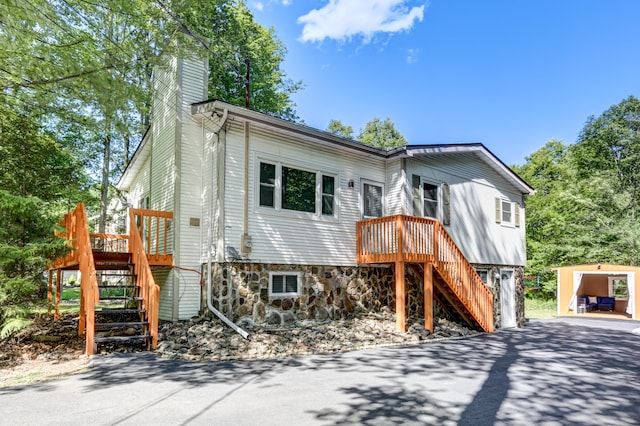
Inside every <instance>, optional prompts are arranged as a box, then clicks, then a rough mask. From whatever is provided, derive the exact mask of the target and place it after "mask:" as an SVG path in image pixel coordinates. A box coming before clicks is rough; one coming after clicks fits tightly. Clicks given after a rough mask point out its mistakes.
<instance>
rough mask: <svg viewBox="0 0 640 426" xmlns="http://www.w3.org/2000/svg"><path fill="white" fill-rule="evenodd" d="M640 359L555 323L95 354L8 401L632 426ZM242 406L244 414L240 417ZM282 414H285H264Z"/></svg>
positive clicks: (610, 332)
mask: <svg viewBox="0 0 640 426" xmlns="http://www.w3.org/2000/svg"><path fill="white" fill-rule="evenodd" d="M584 321H587V320H584ZM639 325H640V323H638V322H636V324H635V326H636V327H637V326H639ZM639 354H640V336H637V335H634V334H631V333H630V332H629V331H628V330H626V329H620V330H615V329H611V328H609V329H607V328H602V327H591V326H589V322H588V321H587V322H585V323H575V322H572V321H570V320H567V321H564V320H563V319H556V320H552V321H546V320H542V321H535V322H531V323H529V324H528V325H527V327H526V328H525V329H514V330H500V331H498V332H496V333H493V334H482V335H479V336H477V337H473V338H469V339H464V340H448V341H441V342H435V343H428V344H424V345H418V346H411V347H404V348H386V349H376V350H367V351H361V352H351V353H344V354H334V355H325V356H313V357H307V358H293V359H285V360H273V361H254V362H224V363H220V362H218V363H206V362H184V361H171V360H164V359H159V358H158V357H157V356H155V355H153V354H137V355H120V356H118V355H115V356H108V357H98V358H95V359H94V360H93V361H92V364H93V365H92V368H91V370H90V371H89V372H87V373H84V374H82V375H80V376H76V377H74V378H71V379H67V380H65V381H58V382H51V383H44V384H38V385H34V386H28V387H16V388H5V389H2V390H0V396H2V397H3V399H5V401H8V404H19V403H20V397H21V396H22V397H24V398H33V397H38V394H40V397H42V396H43V395H42V393H46V392H59V391H64V389H66V388H65V386H72V385H73V386H77V387H78V388H79V389H71V390H68V391H67V392H68V393H69V395H68V397H72V396H73V395H78V394H85V393H86V394H88V395H89V397H90V396H91V394H92V393H97V394H99V395H102V393H101V392H105V391H111V392H116V393H117V392H122V390H123V389H128V388H134V387H135V386H137V385H138V384H144V386H148V387H149V388H150V389H152V390H153V389H155V388H156V387H157V388H158V389H160V388H162V389H165V393H161V392H160V391H158V394H157V395H156V394H153V395H151V394H150V395H148V398H147V399H146V400H145V401H146V402H145V404H146V405H145V406H144V408H145V409H148V408H150V407H153V406H155V407H159V406H162V407H164V409H165V410H173V412H174V413H175V412H177V411H179V410H178V409H177V408H180V407H179V404H183V405H184V402H183V401H180V400H179V398H177V397H176V394H177V393H180V395H189V398H190V400H189V403H192V404H193V406H194V407H195V408H190V409H188V410H187V409H184V411H185V414H183V417H182V418H181V421H178V422H175V421H174V422H173V423H174V424H207V423H209V422H211V421H214V420H219V419H224V420H227V421H228V419H237V420H238V421H237V423H235V422H234V423H235V424H255V422H256V421H258V420H259V421H260V423H261V424H277V423H283V422H285V423H291V424H364V425H379V424H460V425H492V424H508V425H513V424H537V423H554V424H625V425H634V424H640V423H639V422H640V408H639V407H640V392H639V389H640V356H639ZM156 385H157V386H156ZM172 385H173V386H172ZM150 392H152V391H150ZM172 392H173V393H172ZM189 392H191V393H189ZM22 393H24V395H21V394H22ZM112 394H113V393H112ZM192 395H196V396H192ZM96 396H97V395H96ZM283 396H286V398H283ZM8 397H14V400H10V399H7V398H8ZM185 398H186V396H185ZM196 398H202V401H196V400H195V399H196ZM94 399H98V398H94ZM192 399H193V401H192ZM171 404H174V406H177V408H176V407H174V406H172V405H171ZM236 406H237V407H242V408H241V409H242V416H241V417H233V416H234V414H235V413H234V412H233V410H234V409H236V408H234V407H236ZM37 407H41V408H39V409H42V410H45V409H46V406H43V405H42V404H40V403H38V404H36V405H35V406H34V408H33V409H38V408H37ZM274 407H278V410H277V412H278V413H279V415H278V416H277V417H269V416H265V415H264V414H265V413H272V412H274ZM0 411H2V410H0ZM121 415H122V417H118V418H112V419H111V421H110V423H109V424H117V423H119V422H120V421H133V420H135V418H136V416H137V415H141V414H140V413H139V412H137V411H135V410H133V409H131V410H130V411H129V412H126V411H125V413H124V414H122V413H121ZM174 420H175V419H174ZM241 420H244V421H241ZM105 421H107V420H106V419H105Z"/></svg>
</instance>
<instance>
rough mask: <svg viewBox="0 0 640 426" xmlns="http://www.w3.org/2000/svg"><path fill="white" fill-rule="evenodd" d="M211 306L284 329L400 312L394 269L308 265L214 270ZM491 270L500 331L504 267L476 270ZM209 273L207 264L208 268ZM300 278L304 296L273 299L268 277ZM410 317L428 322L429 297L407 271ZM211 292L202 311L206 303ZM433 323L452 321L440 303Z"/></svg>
mask: <svg viewBox="0 0 640 426" xmlns="http://www.w3.org/2000/svg"><path fill="white" fill-rule="evenodd" d="M212 266H213V267H212V274H211V275H212V293H213V297H212V303H213V305H214V306H215V307H216V308H217V309H218V310H220V311H221V312H222V313H223V314H224V315H226V316H227V317H228V318H229V319H231V320H233V321H238V320H239V319H240V318H251V319H252V321H253V322H255V323H258V324H260V323H267V324H270V325H284V324H290V323H293V322H295V321H301V320H320V321H324V320H338V319H346V318H350V317H352V316H353V315H355V314H358V313H365V312H366V313H369V312H373V313H376V312H380V311H381V310H382V309H383V308H384V309H385V310H387V309H388V310H391V311H395V279H394V273H393V268H392V267H389V268H380V267H340V266H307V265H280V264H257V263H241V262H229V263H219V264H214V265H212ZM476 266H477V267H478V268H482V269H487V270H488V271H489V274H488V277H489V287H490V288H491V291H492V293H493V296H494V323H495V327H496V328H499V327H500V324H501V316H500V307H501V305H500V280H499V279H497V278H496V276H499V273H500V269H501V267H500V266H495V265H476ZM203 269H204V270H203V272H204V273H205V274H206V265H204V266H203ZM512 269H514V270H515V274H514V275H515V281H516V315H517V324H518V326H519V327H522V326H524V287H523V276H524V270H523V268H512ZM272 271H273V272H299V273H301V280H300V285H301V294H300V295H299V296H298V297H295V298H281V297H271V298H270V297H269V272H272ZM405 285H406V301H405V302H406V306H407V318H423V317H424V303H423V299H424V293H423V286H422V281H421V278H420V277H418V276H416V275H414V273H413V272H412V271H411V270H410V269H407V274H406V283H405ZM206 297H207V295H206V288H203V291H202V298H203V299H202V300H203V303H202V306H205V307H206V306H207V304H206ZM433 309H434V312H433V316H434V318H446V319H448V320H452V319H454V318H452V316H451V315H449V313H448V311H447V310H446V309H445V308H444V307H443V306H440V305H439V304H438V303H437V301H434V304H433Z"/></svg>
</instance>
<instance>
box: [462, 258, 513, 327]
mask: <svg viewBox="0 0 640 426" xmlns="http://www.w3.org/2000/svg"><path fill="white" fill-rule="evenodd" d="M473 266H474V267H475V268H476V269H485V270H487V271H488V274H487V279H488V281H489V282H488V284H487V285H488V286H489V288H490V289H491V293H492V294H493V324H494V328H496V329H498V328H500V327H501V326H502V304H501V300H500V298H501V293H500V278H499V277H500V270H501V269H513V271H514V272H513V279H514V281H515V286H516V289H515V296H516V324H517V326H518V327H524V324H525V312H524V268H523V267H521V266H516V267H513V266H506V265H503V266H500V265H473Z"/></svg>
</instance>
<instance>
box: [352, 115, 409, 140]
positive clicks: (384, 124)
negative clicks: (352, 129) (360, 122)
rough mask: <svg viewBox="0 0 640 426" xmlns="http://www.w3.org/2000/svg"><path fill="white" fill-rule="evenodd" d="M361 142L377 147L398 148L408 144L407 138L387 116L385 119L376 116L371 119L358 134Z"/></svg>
mask: <svg viewBox="0 0 640 426" xmlns="http://www.w3.org/2000/svg"><path fill="white" fill-rule="evenodd" d="M358 139H359V140H360V142H362V143H364V144H366V145H371V146H374V147H376V148H397V147H400V146H405V145H407V140H406V139H405V138H404V136H402V134H400V132H399V131H398V130H396V128H395V126H394V124H393V122H392V121H391V120H390V119H389V118H388V117H387V118H386V119H385V120H384V121H381V120H380V119H379V118H374V119H373V120H371V121H369V122H368V123H367V124H366V126H365V128H364V129H362V130H360V134H359V135H358Z"/></svg>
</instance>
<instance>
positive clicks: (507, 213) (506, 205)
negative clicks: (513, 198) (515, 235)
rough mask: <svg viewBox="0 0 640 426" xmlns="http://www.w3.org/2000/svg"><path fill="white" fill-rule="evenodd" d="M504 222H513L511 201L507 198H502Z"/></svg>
mask: <svg viewBox="0 0 640 426" xmlns="http://www.w3.org/2000/svg"><path fill="white" fill-rule="evenodd" d="M501 205H502V207H501V210H502V223H511V222H512V220H513V214H512V213H511V203H510V202H509V201H506V200H502V203H501Z"/></svg>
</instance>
